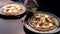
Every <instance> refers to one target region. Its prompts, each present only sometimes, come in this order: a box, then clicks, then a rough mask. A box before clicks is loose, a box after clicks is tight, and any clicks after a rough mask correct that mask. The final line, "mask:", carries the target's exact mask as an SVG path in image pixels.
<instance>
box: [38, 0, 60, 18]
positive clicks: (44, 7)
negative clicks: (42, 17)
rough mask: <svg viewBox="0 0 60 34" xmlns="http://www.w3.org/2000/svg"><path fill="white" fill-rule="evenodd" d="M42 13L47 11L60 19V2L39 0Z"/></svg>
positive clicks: (56, 0) (39, 8) (57, 0)
mask: <svg viewBox="0 0 60 34" xmlns="http://www.w3.org/2000/svg"><path fill="white" fill-rule="evenodd" d="M37 2H38V4H39V7H38V10H40V11H47V12H50V13H53V14H55V15H56V16H58V17H59V18H60V1H59V0H37Z"/></svg>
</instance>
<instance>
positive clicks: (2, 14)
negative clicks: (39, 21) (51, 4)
mask: <svg viewBox="0 0 60 34" xmlns="http://www.w3.org/2000/svg"><path fill="white" fill-rule="evenodd" d="M11 5H12V6H15V7H16V6H17V5H18V6H22V7H23V9H22V11H18V10H17V11H15V13H14V14H13V11H11V12H10V13H9V12H8V11H7V14H6V12H5V13H3V12H4V11H3V12H2V10H3V8H4V7H7V6H11ZM19 8H20V7H19ZM8 9H12V8H8ZM14 9H15V8H14ZM5 10H6V8H5ZM17 12H18V13H17ZM25 13H26V8H25V6H24V4H22V3H20V4H17V3H15V4H14V3H11V4H5V5H2V6H1V8H0V16H2V17H3V18H5V17H6V18H10V19H11V18H18V17H21V16H24V15H25Z"/></svg>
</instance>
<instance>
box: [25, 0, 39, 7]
mask: <svg viewBox="0 0 60 34" xmlns="http://www.w3.org/2000/svg"><path fill="white" fill-rule="evenodd" d="M32 1H33V2H34V3H35V5H36V6H38V7H39V5H38V3H37V1H36V0H32ZM24 3H25V4H26V5H27V4H28V3H29V0H25V2H24Z"/></svg>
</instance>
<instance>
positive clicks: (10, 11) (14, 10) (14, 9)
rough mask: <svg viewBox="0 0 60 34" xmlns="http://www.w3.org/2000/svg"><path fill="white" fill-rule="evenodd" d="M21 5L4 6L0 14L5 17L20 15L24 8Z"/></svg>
mask: <svg viewBox="0 0 60 34" xmlns="http://www.w3.org/2000/svg"><path fill="white" fill-rule="evenodd" d="M23 7H24V6H23V5H18V4H9V5H5V6H3V7H2V14H5V15H16V14H20V13H21V12H22V11H23V10H24V8H23Z"/></svg>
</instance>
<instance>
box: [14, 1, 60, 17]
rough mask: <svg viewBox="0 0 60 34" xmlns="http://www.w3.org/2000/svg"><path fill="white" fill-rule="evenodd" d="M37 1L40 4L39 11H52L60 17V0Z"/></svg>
mask: <svg viewBox="0 0 60 34" xmlns="http://www.w3.org/2000/svg"><path fill="white" fill-rule="evenodd" d="M13 1H18V0H13ZM20 1H21V0H20ZM23 1H24V0H22V2H23ZM36 1H37V2H38V4H39V7H38V10H39V11H46V12H50V13H53V14H55V15H56V16H58V17H59V18H60V1H59V0H36ZM18 2H19V1H18Z"/></svg>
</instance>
